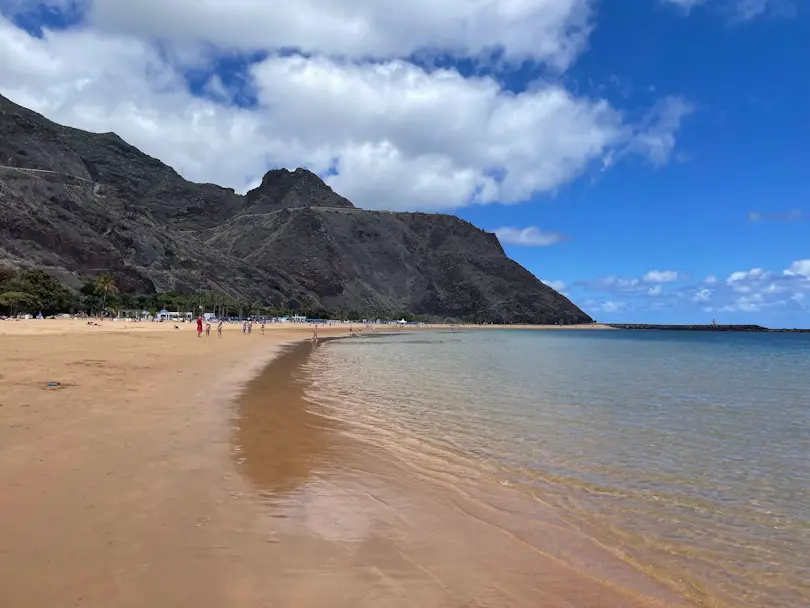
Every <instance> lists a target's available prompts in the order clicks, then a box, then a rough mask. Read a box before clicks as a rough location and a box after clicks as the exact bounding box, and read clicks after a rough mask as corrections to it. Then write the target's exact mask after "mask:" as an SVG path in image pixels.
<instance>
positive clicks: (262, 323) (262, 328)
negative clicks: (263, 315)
mask: <svg viewBox="0 0 810 608" xmlns="http://www.w3.org/2000/svg"><path fill="white" fill-rule="evenodd" d="M262 335H264V319H262Z"/></svg>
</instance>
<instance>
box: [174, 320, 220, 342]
mask: <svg viewBox="0 0 810 608" xmlns="http://www.w3.org/2000/svg"><path fill="white" fill-rule="evenodd" d="M222 323H223V321H222V319H220V320H219V321H218V322H217V334H218V335H219V337H220V338H221V337H222ZM175 327H177V326H176V325H175ZM202 333H203V318H202V317H197V337H198V338H201V337H202ZM210 336H211V321H209V320H206V321H205V337H206V338H209V337H210Z"/></svg>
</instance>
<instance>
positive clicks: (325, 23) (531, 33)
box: [86, 0, 592, 68]
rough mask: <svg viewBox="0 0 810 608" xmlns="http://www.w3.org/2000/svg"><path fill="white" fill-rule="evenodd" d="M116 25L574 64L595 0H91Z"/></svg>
mask: <svg viewBox="0 0 810 608" xmlns="http://www.w3.org/2000/svg"><path fill="white" fill-rule="evenodd" d="M86 4H87V5H88V20H89V22H90V23H91V24H92V25H93V26H94V27H96V28H98V29H101V30H103V31H108V32H116V33H126V34H134V35H138V36H143V37H150V38H160V39H162V40H165V41H170V42H172V43H175V44H186V45H187V44H195V43H197V44H199V43H205V44H215V45H218V46H220V47H222V48H232V49H242V50H275V49H298V50H300V51H303V52H304V53H307V54H311V53H313V54H327V55H332V56H336V57H351V58H369V57H373V58H378V59H392V58H395V57H407V56H410V55H412V54H414V53H420V52H421V53H435V52H439V53H442V52H445V53H450V54H453V55H455V56H463V57H473V58H475V57H479V56H481V55H488V54H490V53H492V52H493V51H499V52H502V53H503V55H504V57H505V58H506V59H507V60H513V61H519V60H523V59H533V60H537V61H541V62H545V63H547V64H549V65H552V66H554V67H556V68H565V67H567V66H569V65H570V64H571V63H572V62H573V60H574V59H575V58H576V57H577V55H578V54H579V53H580V52H581V51H582V50H583V49H584V48H585V47H586V45H587V39H588V35H589V33H590V30H591V27H592V24H591V2H590V0H475V1H470V0H442V2H434V1H432V0H274V1H273V2H268V1H267V0H227V1H226V0H138V1H137V2H122V1H121V0H93V1H92V2H86Z"/></svg>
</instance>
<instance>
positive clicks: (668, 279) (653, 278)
mask: <svg viewBox="0 0 810 608" xmlns="http://www.w3.org/2000/svg"><path fill="white" fill-rule="evenodd" d="M679 278H680V275H679V274H678V271H677V270H650V271H649V272H648V273H647V274H645V275H644V277H643V280H644V281H645V282H647V283H673V282H675V281H677V280H678V279H679Z"/></svg>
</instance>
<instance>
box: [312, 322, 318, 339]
mask: <svg viewBox="0 0 810 608" xmlns="http://www.w3.org/2000/svg"><path fill="white" fill-rule="evenodd" d="M312 341H313V342H315V343H316V344H317V342H318V326H317V325H315V326H314V327H313V328H312Z"/></svg>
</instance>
